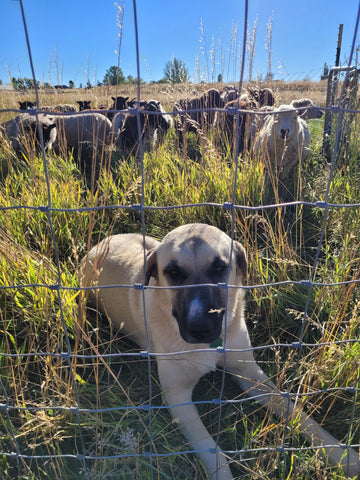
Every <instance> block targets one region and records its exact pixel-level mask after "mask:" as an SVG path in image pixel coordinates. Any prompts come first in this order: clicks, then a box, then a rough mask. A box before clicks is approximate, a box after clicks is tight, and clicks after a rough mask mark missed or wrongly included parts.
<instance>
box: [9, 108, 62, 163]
mask: <svg viewBox="0 0 360 480" xmlns="http://www.w3.org/2000/svg"><path fill="white" fill-rule="evenodd" d="M37 118H38V121H39V125H40V128H41V131H42V136H43V141H44V147H45V148H46V149H48V150H51V148H52V146H53V145H54V143H55V140H56V135H57V130H56V124H55V121H54V118H53V117H51V116H48V115H43V114H41V113H39V114H38V115H37ZM37 118H36V116H35V115H30V114H29V113H21V114H20V115H17V116H16V117H15V118H13V119H12V120H8V121H7V122H5V123H3V124H2V125H1V127H2V129H3V130H4V131H5V132H6V135H7V137H8V138H9V140H10V143H11V145H12V147H13V148H14V150H15V151H16V152H17V153H23V154H24V155H26V156H28V155H29V151H30V149H31V147H32V146H34V145H35V146H37V147H38V146H39V144H40V143H39V142H40V139H39V131H38V123H37Z"/></svg>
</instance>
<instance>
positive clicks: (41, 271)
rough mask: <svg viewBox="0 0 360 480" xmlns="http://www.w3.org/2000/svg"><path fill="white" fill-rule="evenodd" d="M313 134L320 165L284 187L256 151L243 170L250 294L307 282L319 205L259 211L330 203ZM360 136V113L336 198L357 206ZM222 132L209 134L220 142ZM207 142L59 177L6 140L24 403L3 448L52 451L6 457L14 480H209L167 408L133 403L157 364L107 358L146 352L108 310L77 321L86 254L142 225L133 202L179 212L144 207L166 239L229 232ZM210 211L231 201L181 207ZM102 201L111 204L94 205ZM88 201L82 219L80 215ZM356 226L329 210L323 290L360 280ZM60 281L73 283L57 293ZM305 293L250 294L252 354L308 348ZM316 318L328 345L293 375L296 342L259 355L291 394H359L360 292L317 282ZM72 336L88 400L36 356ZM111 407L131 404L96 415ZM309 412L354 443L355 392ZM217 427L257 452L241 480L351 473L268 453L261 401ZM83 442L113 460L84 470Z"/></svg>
mask: <svg viewBox="0 0 360 480" xmlns="http://www.w3.org/2000/svg"><path fill="white" fill-rule="evenodd" d="M311 132H312V145H311V154H310V157H309V158H308V160H307V161H306V163H304V164H303V165H301V168H300V169H299V170H297V171H296V172H294V175H293V176H292V177H291V178H289V179H288V180H287V182H286V184H285V185H278V184H277V181H276V179H271V178H269V174H268V173H267V171H266V170H265V169H264V167H263V165H262V163H261V162H260V161H259V160H258V159H253V158H251V156H249V155H244V156H243V158H241V159H240V161H239V170H238V172H237V176H236V178H237V183H236V185H235V203H236V204H237V205H241V206H243V207H244V208H240V209H236V211H235V217H234V220H235V236H236V239H238V240H239V241H241V242H242V243H243V244H244V246H245V247H246V250H247V252H248V258H249V277H248V284H249V285H262V284H269V283H271V282H281V281H288V280H293V281H299V280H301V279H308V278H309V275H310V272H311V268H312V266H313V262H314V259H315V255H316V251H317V246H318V240H319V236H320V232H321V228H322V222H323V218H324V211H323V209H321V208H320V207H316V208H314V207H308V206H304V207H302V206H296V207H287V208H286V209H276V210H275V209H270V210H265V209H262V208H261V206H262V205H265V204H267V203H275V202H277V201H281V200H286V201H289V200H306V201H314V202H315V201H318V200H323V199H324V195H325V192H326V188H327V182H328V175H329V168H328V166H327V164H326V162H324V160H323V158H322V156H321V139H322V130H321V123H320V122H315V121H314V122H311ZM357 132H358V120H355V121H354V125H353V126H352V128H351V138H350V141H349V145H348V147H347V148H346V151H342V160H341V162H339V163H338V165H337V167H336V169H335V173H334V178H333V181H332V184H331V189H330V195H329V202H331V203H340V204H343V203H344V204H348V203H352V204H356V203H359V202H360V188H359V186H360V174H359V171H360V170H359V163H360V146H359V140H358V135H357ZM217 134H218V132H212V137H211V138H213V136H214V135H217ZM195 140H196V139H194V138H192V137H191V136H190V137H189V138H188V142H187V147H186V149H185V150H184V149H182V148H180V147H179V145H178V144H177V140H176V137H175V134H174V132H170V133H169V135H168V136H167V138H166V139H165V142H164V143H163V144H162V145H161V146H160V147H159V148H158V149H157V150H155V151H154V152H151V153H147V154H145V157H144V163H143V169H141V168H140V164H139V161H138V160H137V159H134V158H126V159H124V158H123V157H122V156H121V155H120V154H119V152H114V151H112V152H106V154H105V157H103V159H102V166H101V167H100V168H98V169H97V171H96V173H95V175H94V176H93V177H91V175H88V177H87V178H85V177H84V175H83V174H82V172H81V169H79V168H78V166H77V165H76V162H75V161H74V159H73V157H72V156H71V154H69V156H68V157H66V158H62V157H59V156H56V155H53V154H51V155H47V159H46V160H47V169H48V176H49V184H47V182H46V177H45V172H44V165H43V161H42V159H41V158H39V157H37V156H36V155H33V156H31V158H28V159H26V158H22V159H17V158H16V157H15V155H14V154H13V152H12V151H11V149H9V148H8V146H7V145H6V144H3V145H2V146H1V147H0V163H1V168H0V225H1V227H0V286H1V287H4V288H2V289H1V290H0V306H1V317H0V377H1V382H2V383H1V385H0V403H6V402H9V404H10V405H16V406H19V407H28V408H24V409H23V410H20V411H18V410H9V415H8V416H7V415H6V412H5V411H4V410H1V414H0V425H1V426H0V432H1V433H0V451H1V452H13V451H16V448H17V446H18V447H19V450H20V451H21V453H23V454H26V455H34V456H38V455H40V456H41V455H55V457H54V458H49V459H42V458H33V459H19V463H17V461H16V459H15V458H13V459H12V458H10V457H5V456H4V457H3V458H1V459H0V476H1V477H2V478H4V479H15V478H22V479H27V478H29V479H30V478H34V479H54V478H58V479H62V480H63V479H75V478H76V479H81V478H84V479H85V478H86V479H114V480H115V479H116V480H118V479H124V480H125V479H129V478H134V479H141V480H143V479H147V478H151V476H153V478H155V479H159V480H164V479H177V478H178V479H184V478H186V479H188V478H189V479H190V478H191V479H198V480H200V479H201V480H204V479H206V473H205V472H204V470H203V467H202V465H201V462H200V461H199V460H198V459H197V457H196V456H194V455H176V452H178V451H181V450H183V449H184V450H187V449H189V445H187V444H186V442H185V440H184V438H183V437H182V435H181V434H180V432H179V431H178V429H177V427H176V425H175V424H174V423H173V422H172V420H171V418H170V415H169V413H168V412H167V410H166V409H164V408H161V409H154V410H153V411H152V412H151V416H149V412H148V411H146V410H141V409H134V408H131V407H132V406H138V407H139V406H141V405H144V404H147V403H149V376H148V370H147V362H146V360H144V359H139V358H138V356H134V357H131V358H121V357H120V356H118V357H117V356H114V357H108V356H106V355H107V354H114V353H117V352H124V351H129V350H130V351H134V352H136V350H135V347H134V346H133V345H130V344H129V343H128V342H126V341H125V340H124V339H122V338H121V336H120V334H119V332H117V331H114V330H113V329H112V327H111V325H110V324H109V322H108V321H107V319H106V318H104V317H103V316H100V315H98V313H97V312H96V311H94V310H91V309H88V310H86V311H84V310H82V311H81V312H80V313H79V305H78V292H77V290H76V287H77V278H76V271H77V269H78V266H79V262H80V260H81V258H82V257H83V256H84V255H85V253H86V252H87V251H88V249H89V247H90V246H92V245H93V244H95V243H96V242H98V241H99V240H101V239H102V238H104V237H105V236H107V235H109V234H110V233H122V232H139V231H141V214H140V212H139V211H138V210H137V209H136V208H121V207H131V206H132V205H136V204H139V203H141V202H142V201H143V204H144V205H145V206H146V207H154V206H156V207H163V206H164V207H177V208H172V209H166V210H164V209H163V210H162V209H145V212H144V219H145V227H146V231H147V233H148V234H149V235H152V236H155V237H156V238H162V237H163V235H164V234H165V233H167V232H168V231H169V230H171V229H172V228H174V227H176V226H178V225H180V224H183V223H188V222H205V223H210V224H213V225H216V226H218V227H219V228H221V229H222V230H224V231H226V232H227V233H230V231H231V220H232V218H231V212H230V210H228V209H226V208H224V207H223V204H224V203H226V202H231V200H232V196H233V191H234V179H235V171H234V164H233V163H232V162H231V160H230V159H229V156H228V154H227V152H226V149H225V150H224V151H223V152H222V151H220V150H219V149H218V147H215V146H214V145H217V143H216V142H214V144H211V143H210V141H209V140H207V141H205V139H200V142H199V143H198V144H197V143H195ZM143 182H144V183H143ZM48 188H49V189H50V197H51V207H52V208H53V209H56V210H55V211H51V212H50V213H48V211H47V210H46V209H44V208H41V209H38V208H37V207H40V206H46V205H49V198H48ZM142 192H143V193H144V197H143V198H142ZM209 202H211V203H214V204H219V206H207V205H203V206H197V207H181V206H182V205H184V204H185V205H187V204H194V203H196V204H197V203H200V204H202V203H209ZM106 206H109V207H110V208H99V209H96V210H95V209H94V208H93V207H106ZM10 207H14V208H10ZM246 207H247V208H246ZM250 207H259V208H258V209H257V210H252V209H251V208H250ZM79 208H80V209H83V210H81V211H76V209H79ZM65 209H71V211H64V210H65ZM84 209H89V210H84ZM48 215H49V216H50V218H51V222H52V226H53V233H54V237H55V241H56V250H55V249H54V244H53V238H52V231H51V229H50V225H49V218H48ZM359 217H360V210H359V208H358V207H353V208H340V209H335V208H331V209H330V210H329V219H328V223H327V226H326V234H325V239H324V244H323V246H322V248H321V254H320V256H319V263H318V265H317V268H316V274H315V280H316V281H318V282H322V283H334V282H343V281H351V280H356V279H359V271H360V243H359V231H360V229H359V221H360V218H359ZM33 284H36V286H32V285H33ZM58 284H60V285H61V287H71V288H70V289H63V288H60V289H56V288H49V286H52V285H58ZM15 286H19V287H20V288H18V289H17V288H15ZM5 287H6V288H5ZM8 287H13V288H8ZM308 294H309V291H308V288H307V287H305V286H299V285H294V284H287V285H280V286H276V285H275V286H270V287H266V288H256V289H254V290H252V291H251V292H249V293H248V295H247V300H248V307H247V323H248V327H249V330H250V334H251V338H252V340H253V344H254V346H260V345H268V346H271V345H274V344H275V345H276V344H278V343H287V344H290V343H292V342H295V341H297V340H298V338H299V334H300V332H301V331H302V327H303V321H304V308H305V304H306V301H307V298H308ZM59 302H61V312H62V315H60V309H59V307H60V303H59ZM307 313H308V315H307V317H306V319H305V321H306V323H305V324H304V332H303V333H304V337H303V339H304V341H306V342H309V343H316V342H332V343H330V344H329V345H326V346H323V347H321V348H315V347H307V348H304V351H303V355H302V357H301V359H300V362H299V365H298V368H297V369H296V370H295V365H296V362H297V351H296V350H295V349H292V348H280V347H276V346H274V347H272V348H269V349H265V350H261V351H259V352H258V353H257V354H256V358H257V360H258V361H259V363H260V365H261V366H262V368H264V370H265V371H266V372H267V373H268V374H269V375H270V376H272V377H274V378H275V379H276V381H277V382H278V383H279V385H281V386H282V388H283V389H286V388H287V387H288V386H289V382H290V380H291V379H293V380H294V391H299V392H309V391H310V392H311V391H316V390H321V389H329V388H333V387H346V386H354V385H355V383H356V382H357V379H358V377H359V374H360V371H359V355H360V350H359V345H358V343H356V342H351V343H346V342H348V341H349V340H352V339H355V340H356V339H357V338H358V337H359V333H360V332H359V324H360V304H359V284H354V283H347V284H343V285H338V286H336V287H321V286H315V287H314V288H313V290H312V293H311V296H310V299H309V309H308V312H307ZM334 341H338V342H339V341H340V342H341V341H344V343H336V344H335V343H333V342H334ZM68 342H69V344H70V346H71V351H72V353H74V354H78V355H86V356H87V357H86V358H73V359H71V366H72V370H73V372H74V373H75V379H76V380H75V382H76V389H77V391H76V390H75V388H74V383H73V379H72V376H71V373H70V368H69V363H68V360H67V359H66V358H60V357H58V356H51V355H40V353H45V352H49V353H58V352H64V351H65V352H66V351H67V349H68ZM28 353H34V354H35V355H34V356H27V355H26V354H28ZM4 354H12V356H9V355H4ZM89 355H96V357H93V358H89V357H88V356H89ZM293 374H294V376H293ZM151 382H152V395H153V396H152V399H151V403H152V405H155V406H164V405H163V401H162V398H161V390H160V386H159V384H158V379H157V376H156V368H155V365H154V363H153V362H152V369H151ZM220 383H221V373H220V372H215V373H214V374H211V375H208V376H206V377H205V378H204V379H202V380H201V382H200V383H199V385H198V386H197V387H196V389H195V392H194V400H196V401H201V400H211V399H213V398H216V397H217V396H218V395H219V385H220ZM224 394H225V397H226V398H228V399H232V400H234V399H235V400H240V399H242V398H244V396H243V394H242V392H241V391H239V389H238V388H237V387H235V386H234V385H233V384H232V383H231V381H228V380H227V381H226V383H225V392H224ZM76 395H78V396H79V399H80V406H81V408H84V409H88V411H86V412H81V413H80V414H79V417H77V415H76V413H75V412H73V411H72V410H69V408H70V407H73V406H75V405H76ZM55 406H61V407H63V409H56V408H55ZM33 407H41V409H38V410H36V409H35V410H34V409H33ZM114 407H124V409H121V410H116V411H114V410H110V411H103V412H98V411H94V409H97V410H98V409H100V408H108V409H111V408H114ZM305 408H306V409H307V410H308V411H309V413H312V415H313V416H314V417H315V418H316V419H317V420H320V421H321V420H322V418H324V425H325V427H326V428H328V429H329V430H330V431H331V433H333V434H334V435H335V436H336V437H337V438H339V439H344V438H345V437H346V435H347V432H348V422H349V418H350V416H351V413H352V408H353V395H352V394H351V393H350V392H346V391H334V392H331V393H329V392H324V393H321V394H318V395H315V396H311V397H310V398H309V399H308V400H306V401H305ZM199 410H200V412H201V415H202V416H203V418H204V422H205V424H206V426H207V428H208V429H209V431H210V432H212V433H213V434H216V432H217V425H218V423H217V422H218V421H217V414H218V411H217V409H216V408H214V405H211V404H210V405H208V404H204V405H200V406H199ZM359 413H360V412H359V402H358V401H357V402H356V406H355V416H354V422H353V428H352V432H351V433H352V435H353V437H352V441H353V442H354V443H355V444H357V443H358V442H359V440H358V439H359ZM150 420H151V422H150ZM150 428H151V435H150ZM221 428H222V431H221V435H220V445H221V446H222V447H223V448H224V449H228V450H230V451H233V450H237V449H242V448H243V447H244V446H245V447H246V448H248V449H250V450H251V451H250V452H249V453H246V454H243V455H242V456H241V455H239V454H234V455H233V460H234V461H233V464H232V466H233V471H234V474H235V476H236V478H246V479H260V478H261V479H277V478H279V479H280V478H302V479H310V478H311V479H319V480H320V479H321V480H324V479H325V478H328V479H342V478H345V477H344V476H343V475H342V474H341V472H337V471H334V469H333V470H331V469H330V468H329V467H328V466H326V465H325V464H324V460H323V458H322V457H321V454H320V452H313V451H312V450H311V449H304V450H301V451H296V452H294V454H293V455H291V454H290V453H289V454H288V456H287V459H286V463H285V464H284V462H283V460H284V457H283V455H282V454H280V453H278V452H275V451H273V450H269V451H264V450H263V449H264V448H266V447H271V448H273V447H276V446H280V445H281V442H282V439H283V435H284V428H285V427H284V425H283V424H282V423H281V422H278V421H276V420H275V419H274V418H273V417H272V416H270V415H268V414H267V412H266V411H265V410H264V409H261V408H259V407H258V406H257V405H256V404H255V403H250V404H249V403H242V402H234V403H231V404H228V405H226V406H225V407H224V408H223V409H222V419H221ZM14 436H15V439H16V444H15V443H14ZM286 444H287V445H293V446H294V447H304V444H303V442H302V440H301V437H299V435H298V434H297V432H296V428H292V429H291V430H288V431H286ZM83 446H84V448H85V452H86V454H87V455H92V456H99V457H103V456H104V457H110V458H105V459H97V460H95V459H94V460H90V461H89V462H87V466H88V469H89V470H88V471H87V472H83V471H82V468H83V466H82V463H81V461H80V460H79V459H77V458H68V457H67V456H62V455H76V454H77V453H78V454H80V455H81V454H82V453H83V450H82V449H83ZM252 449H253V450H252ZM150 450H151V451H152V452H153V453H155V454H156V453H157V454H159V455H164V456H159V457H156V456H154V457H153V459H152V463H151V462H150V459H149V456H147V455H146V452H149V451H150ZM168 454H170V455H169V456H168ZM117 455H121V456H124V458H123V457H121V458H116V456H117ZM126 455H130V456H128V457H126ZM113 456H115V458H112V457H113ZM231 456H232V455H231ZM284 465H285V467H284ZM19 472H20V473H19Z"/></svg>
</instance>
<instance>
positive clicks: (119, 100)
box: [107, 96, 130, 120]
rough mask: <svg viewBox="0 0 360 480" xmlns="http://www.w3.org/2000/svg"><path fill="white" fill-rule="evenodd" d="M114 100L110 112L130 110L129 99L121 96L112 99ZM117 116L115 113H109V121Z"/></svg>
mask: <svg viewBox="0 0 360 480" xmlns="http://www.w3.org/2000/svg"><path fill="white" fill-rule="evenodd" d="M111 98H112V101H113V103H112V105H111V107H110V110H126V109H127V108H128V106H130V105H128V100H129V97H121V96H118V97H111ZM114 116H115V112H108V113H107V117H108V119H109V120H113V118H114Z"/></svg>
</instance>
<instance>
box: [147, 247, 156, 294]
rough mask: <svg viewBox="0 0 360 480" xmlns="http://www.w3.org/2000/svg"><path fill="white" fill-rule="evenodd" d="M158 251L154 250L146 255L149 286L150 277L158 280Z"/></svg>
mask: <svg viewBox="0 0 360 480" xmlns="http://www.w3.org/2000/svg"><path fill="white" fill-rule="evenodd" d="M156 250H157V249H156V248H152V249H151V250H149V251H148V252H147V253H146V275H145V285H149V282H150V277H154V278H155V279H156V280H158V267H157V255H156Z"/></svg>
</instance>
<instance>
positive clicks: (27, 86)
mask: <svg viewBox="0 0 360 480" xmlns="http://www.w3.org/2000/svg"><path fill="white" fill-rule="evenodd" d="M189 80H190V78H189V72H188V69H187V68H186V67H185V64H184V62H183V61H182V60H179V59H177V58H173V59H172V60H170V61H168V62H166V64H165V68H164V76H163V78H161V79H160V80H158V82H156V83H186V82H188V81H189ZM137 81H138V80H137V78H136V77H133V76H132V75H128V76H126V77H125V75H124V73H123V71H122V69H121V68H120V67H118V66H115V65H112V66H111V67H109V68H108V69H107V70H106V73H105V76H104V79H103V81H102V82H97V84H96V85H91V82H90V81H89V80H88V81H87V83H86V85H85V88H91V87H94V86H97V87H100V86H106V85H124V84H128V85H132V84H136V83H137ZM1 83H2V82H1V80H0V84H1ZM140 83H145V82H144V80H142V79H141V78H140ZM11 84H12V86H13V88H14V89H15V90H18V91H25V90H34V88H35V85H34V80H33V79H32V78H26V77H25V78H22V77H18V78H16V77H13V78H12V79H11ZM36 87H37V88H45V89H51V88H61V89H66V88H75V82H74V81H73V80H70V81H69V84H68V85H55V86H53V85H51V84H50V83H49V82H42V83H40V82H39V81H37V82H36ZM79 88H83V85H82V84H80V85H79Z"/></svg>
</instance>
